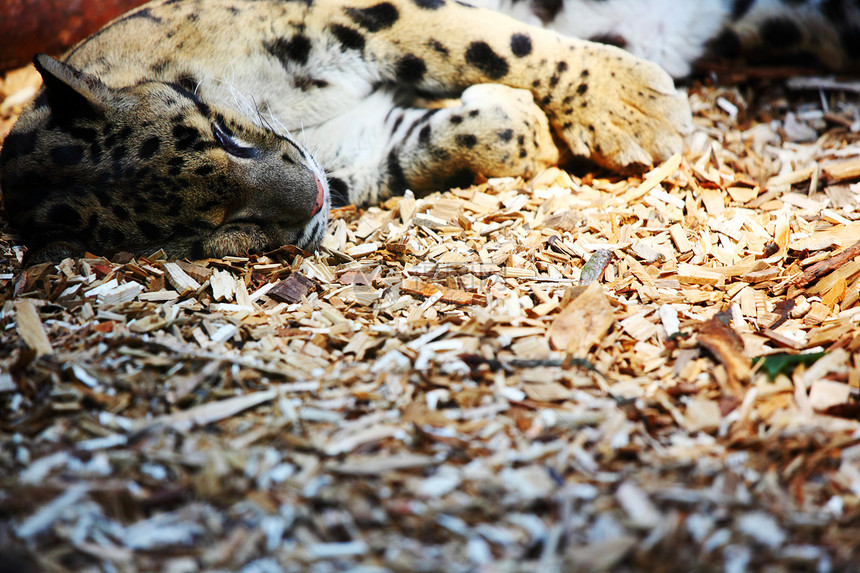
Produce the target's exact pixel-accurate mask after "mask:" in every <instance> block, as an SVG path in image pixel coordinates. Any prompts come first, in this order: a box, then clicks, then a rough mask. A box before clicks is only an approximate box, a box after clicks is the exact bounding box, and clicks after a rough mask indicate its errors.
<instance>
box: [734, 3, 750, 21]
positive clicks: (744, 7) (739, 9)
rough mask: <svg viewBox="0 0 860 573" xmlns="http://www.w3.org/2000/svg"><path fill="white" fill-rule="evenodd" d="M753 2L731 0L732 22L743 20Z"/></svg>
mask: <svg viewBox="0 0 860 573" xmlns="http://www.w3.org/2000/svg"><path fill="white" fill-rule="evenodd" d="M753 2H755V0H733V2H732V20H739V19H741V18H743V17H744V16H745V15H746V13H747V12H748V11H749V9H750V7H751V6H752V5H753Z"/></svg>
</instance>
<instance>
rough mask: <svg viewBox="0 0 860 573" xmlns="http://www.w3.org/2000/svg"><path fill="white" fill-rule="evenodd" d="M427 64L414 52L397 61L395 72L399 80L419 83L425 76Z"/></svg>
mask: <svg viewBox="0 0 860 573" xmlns="http://www.w3.org/2000/svg"><path fill="white" fill-rule="evenodd" d="M426 71H427V65H426V64H425V63H424V60H422V59H421V58H419V57H418V56H414V55H412V54H406V55H405V56H403V57H402V58H400V60H398V61H397V67H396V69H395V74H396V76H397V80H398V81H401V82H405V83H417V82H420V81H421V79H422V78H423V77H424V73H425V72H426Z"/></svg>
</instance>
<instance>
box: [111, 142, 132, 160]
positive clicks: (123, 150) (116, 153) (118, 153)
mask: <svg viewBox="0 0 860 573" xmlns="http://www.w3.org/2000/svg"><path fill="white" fill-rule="evenodd" d="M127 154H128V148H127V147H126V146H125V145H119V146H117V147H115V148H114V150H113V152H112V153H111V157H112V158H113V160H114V161H119V160H120V159H123V158H124V157H125V156H126V155H127Z"/></svg>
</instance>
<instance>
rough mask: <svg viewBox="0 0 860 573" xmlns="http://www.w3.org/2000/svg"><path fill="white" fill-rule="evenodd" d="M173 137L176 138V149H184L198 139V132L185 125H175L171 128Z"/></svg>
mask: <svg viewBox="0 0 860 573" xmlns="http://www.w3.org/2000/svg"><path fill="white" fill-rule="evenodd" d="M173 137H175V138H176V144H175V148H176V151H185V150H187V149H189V148H191V146H193V145H194V144H195V143H197V140H199V139H200V132H199V131H197V130H196V129H194V128H193V127H188V126H187V125H177V126H174V128H173Z"/></svg>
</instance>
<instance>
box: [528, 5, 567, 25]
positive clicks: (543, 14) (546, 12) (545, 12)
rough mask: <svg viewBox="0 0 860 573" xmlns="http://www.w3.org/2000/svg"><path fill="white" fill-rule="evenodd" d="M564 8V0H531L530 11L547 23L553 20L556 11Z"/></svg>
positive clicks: (556, 13)
mask: <svg viewBox="0 0 860 573" xmlns="http://www.w3.org/2000/svg"><path fill="white" fill-rule="evenodd" d="M562 8H564V0H533V1H532V13H533V14H534V15H535V16H537V17H538V18H540V19H541V22H543V23H544V24H548V23H550V22H552V21H553V20H555V17H556V16H558V13H559V12H561V10H562Z"/></svg>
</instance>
